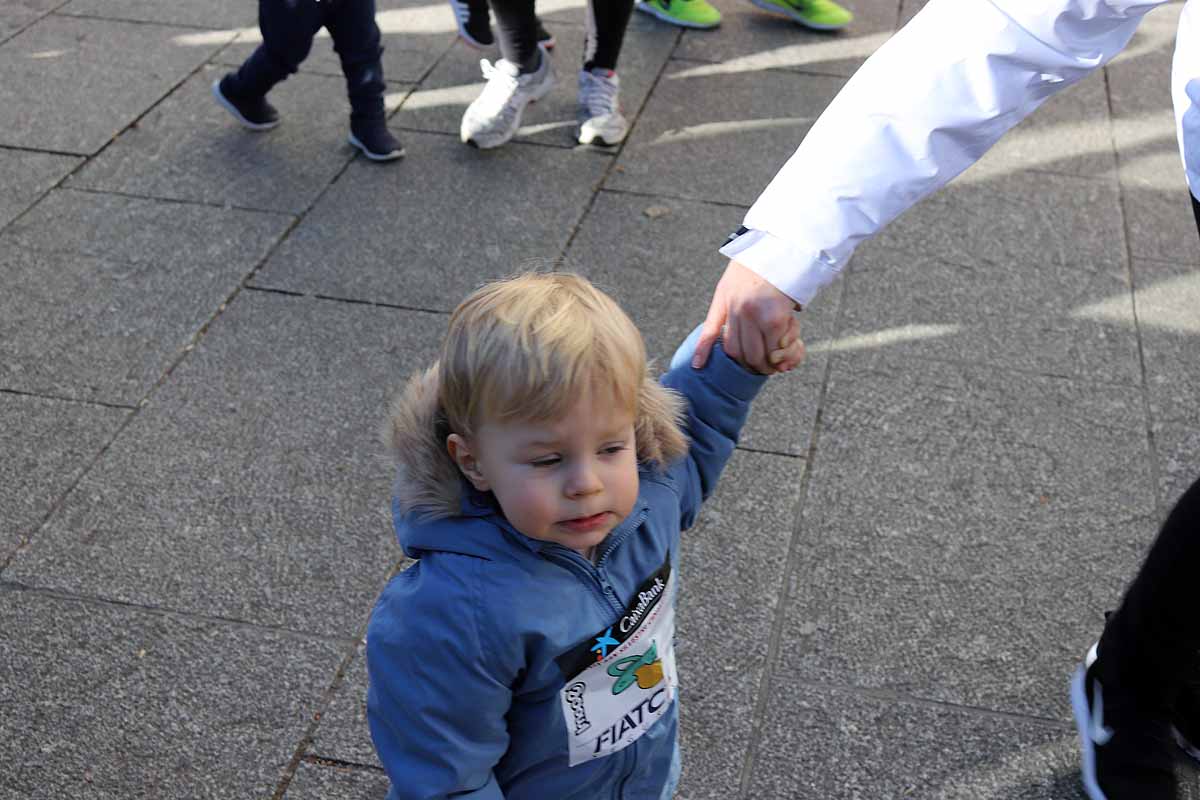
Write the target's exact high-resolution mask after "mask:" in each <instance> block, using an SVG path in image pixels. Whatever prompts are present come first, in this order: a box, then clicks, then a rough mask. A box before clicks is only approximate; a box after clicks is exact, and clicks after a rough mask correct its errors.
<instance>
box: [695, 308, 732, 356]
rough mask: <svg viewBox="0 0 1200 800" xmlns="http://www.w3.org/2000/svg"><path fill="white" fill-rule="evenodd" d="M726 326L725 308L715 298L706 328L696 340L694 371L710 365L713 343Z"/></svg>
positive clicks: (709, 311)
mask: <svg viewBox="0 0 1200 800" xmlns="http://www.w3.org/2000/svg"><path fill="white" fill-rule="evenodd" d="M724 324H725V311H724V307H723V306H720V305H718V301H717V299H716V298H713V302H712V305H711V306H709V309H708V317H706V318H705V320H704V328H703V330H701V331H700V338H699V339H697V340H696V350H695V352H694V353H692V367H693V368H694V369H700V368H701V367H703V366H704V365H705V364H707V363H708V355H709V353H711V352H712V346H713V343H714V342H716V341H717V337H718V336H720V335H721V326H722V325H724Z"/></svg>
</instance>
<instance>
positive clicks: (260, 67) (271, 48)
mask: <svg viewBox="0 0 1200 800" xmlns="http://www.w3.org/2000/svg"><path fill="white" fill-rule="evenodd" d="M326 6H328V0H323V2H317V0H293V2H291V3H288V2H285V1H284V0H259V3H258V28H259V30H260V31H261V32H262V38H263V41H262V44H260V45H259V46H258V49H257V50H255V51H254V53H252V54H251V56H250V57H249V58H248V59H246V61H245V63H243V64H242V66H241V67H240V68H239V69H238V71H237V72H236V73H234V78H233V86H232V89H233V91H234V92H236V93H237V94H239V95H241V96H242V97H262V96H263V95H265V94H266V93H267V92H269V91H270V90H271V87H272V86H274V85H275V84H277V83H279V82H280V81H282V80H283V79H284V78H286V77H287V76H289V75H291V74H292V73H294V72H295V71H296V70H297V69H298V68H299V67H300V63H301V62H302V61H304V59H305V58H307V57H308V53H309V51H310V50H312V41H313V37H314V36H316V35H317V31H319V30H321V25H322V24H324V16H325V10H326Z"/></svg>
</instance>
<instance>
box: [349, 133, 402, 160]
mask: <svg viewBox="0 0 1200 800" xmlns="http://www.w3.org/2000/svg"><path fill="white" fill-rule="evenodd" d="M346 141H348V142H350V144H352V145H353V146H355V147H357V148H358V149H359V150H361V151H362V154H363V155H364V156H366V157H367V158H369V159H370V160H372V161H395V160H396V159H398V158H404V148H403V147H401V148H400V149H399V150H393V151H392V152H390V153H372V152H371V151H370V150H368V149H367V146H366V145H365V144H363V143H362V142H360V141H359V140H358V137H357V136H355V135H354V134H353V133H352V134H350V136H349V137H348V138H347V139H346Z"/></svg>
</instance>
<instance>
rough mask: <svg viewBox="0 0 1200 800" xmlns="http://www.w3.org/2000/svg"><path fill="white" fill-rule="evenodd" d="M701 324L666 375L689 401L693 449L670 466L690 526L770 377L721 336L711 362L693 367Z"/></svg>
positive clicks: (683, 517)
mask: <svg viewBox="0 0 1200 800" xmlns="http://www.w3.org/2000/svg"><path fill="white" fill-rule="evenodd" d="M701 330H702V328H701V327H697V328H696V329H695V330H694V331H692V333H691V335H690V336H688V338H687V339H685V340H684V342H683V344H681V345H680V346H679V349H678V350H676V351H675V356H674V357H673V358H672V359H671V369H670V371H669V372H667V374H666V375H664V376H663V378H662V383H663V385H664V386H666V387H668V388H670V389H674V390H675V391H677V392H678V393H679V394H680V395H682V396H683V399H684V401H685V406H684V411H685V419H684V428H685V433H687V435H688V438H689V440H690V445H689V447H688V453H687V455H686V456H685V457H684V458H682V459H680V460H679V461H678V462H676V463H675V464H672V465H670V466H669V467H668V470H667V471H668V474H669V475H670V476H671V477H672V478H673V479H674V480H675V481H676V482H677V485H678V487H679V490H680V514H681V519H680V524H681V525H682V527H683V528H684V529H685V530H686V529H687V528H690V527H691V526H692V523H693V522H694V521H695V519H696V514H697V513H698V512H699V511H700V504H701V503H703V502H704V501H705V500H707V499H708V497H709V495H710V494H712V492H713V489H714V488H716V484H717V479H718V478H719V477H720V476H721V472H722V471H723V470H724V469H725V464H726V462H728V461H729V457H730V456H731V455H733V449H734V447H735V446H736V445H737V441H738V436H739V435H740V434H741V430H742V426H743V425H744V424H745V422H746V416H747V415H748V414H749V413H750V403H751V401H753V400H754V397H755V396H756V395H757V394H758V392H759V390H760V389H761V388H762V386H763V384H764V383H766V380H767V376H766V375H759V374H757V373H754V372H751V371H749V370H747V369H746V368H744V367H742V366H741V365H740V364H738V363H737V362H736V361H734V360H733V359H732V358H730V357H729V356H728V355H726V354H725V351H724V349H723V348H722V347H721V344H720V343H719V342H718V343H717V344H716V345H715V346H714V348H713V354H712V357H711V358H709V360H708V363H706V364H705V365H704V366H703V367H702V368H699V369H697V368H694V367H692V353H693V351H694V350H695V346H696V340H697V339H699V337H700V333H701Z"/></svg>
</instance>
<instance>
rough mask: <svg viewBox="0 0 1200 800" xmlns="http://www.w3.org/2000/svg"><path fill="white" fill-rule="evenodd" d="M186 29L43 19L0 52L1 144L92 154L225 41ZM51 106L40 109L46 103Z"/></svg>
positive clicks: (65, 18) (69, 19) (66, 18)
mask: <svg viewBox="0 0 1200 800" xmlns="http://www.w3.org/2000/svg"><path fill="white" fill-rule="evenodd" d="M188 32H189V31H188V30H187V29H184V28H171V27H166V26H159V25H143V24H137V23H128V22H109V21H105V20H95V19H79V18H74V17H57V16H48V17H45V18H43V19H41V20H39V21H38V22H36V23H35V24H33V25H32V26H30V27H29V28H27V29H25V30H24V31H22V32H21V33H20V34H19V35H17V36H15V37H13V38H12V39H10V40H8V41H7V42H5V43H4V44H3V45H0V75H4V76H5V79H4V81H3V82H2V83H0V144H6V145H15V146H19V147H31V148H37V149H42V150H56V151H60V152H69V153H79V154H85V155H86V154H92V153H95V152H96V151H98V150H99V149H100V148H101V147H103V146H104V145H105V144H107V143H108V141H109V140H111V139H112V137H113V136H115V135H116V134H117V133H119V132H120V131H121V129H122V128H124V127H125V126H126V125H128V124H129V123H131V122H133V121H134V120H135V119H136V118H137V117H138V116H139V115H140V114H142V113H143V112H144V111H145V110H146V109H148V108H149V107H150V106H151V105H153V104H154V103H156V102H158V100H159V99H161V98H162V97H163V96H164V95H165V94H166V93H167V92H169V91H170V90H171V88H172V87H173V86H175V84H177V83H178V82H179V81H181V80H183V79H184V78H185V77H186V76H187V75H188V73H190V72H191V71H192V70H194V69H195V68H196V67H198V66H199V65H200V64H202V63H203V62H204V61H206V60H207V59H208V58H209V57H210V56H212V54H213V53H214V52H216V51H217V49H218V48H219V47H221V46H222V45H223V44H225V42H226V41H228V40H229V39H232V34H229V35H228V36H227V37H226V39H225V40H224V41H218V42H213V43H208V44H205V45H201V46H186V45H183V44H180V43H178V42H176V41H174V39H175V38H176V37H179V36H183V35H186V34H187V33H188ZM48 97H52V98H54V102H46V98H48Z"/></svg>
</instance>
